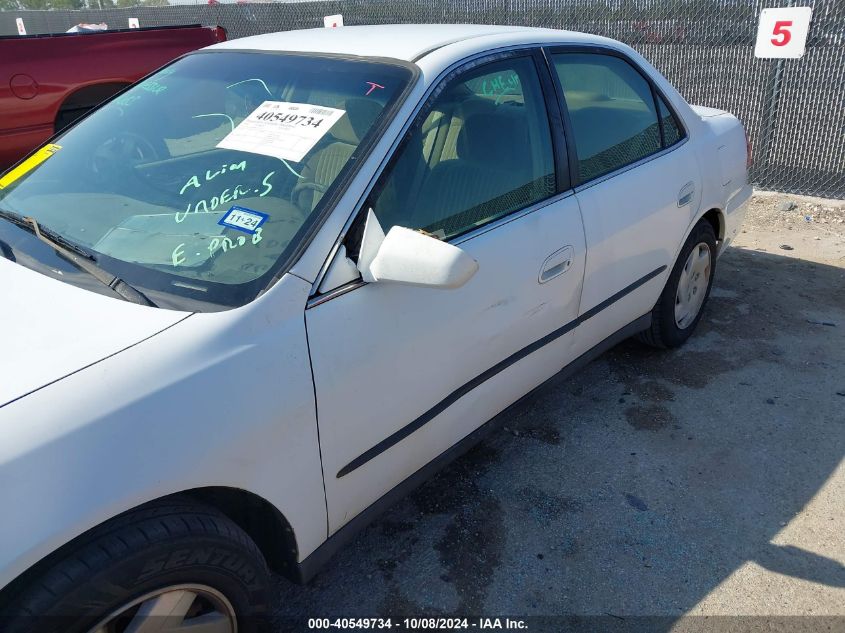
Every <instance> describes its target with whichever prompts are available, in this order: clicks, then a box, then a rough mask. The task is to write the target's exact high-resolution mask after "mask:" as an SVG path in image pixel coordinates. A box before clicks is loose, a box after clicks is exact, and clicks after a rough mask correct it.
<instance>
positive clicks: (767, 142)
mask: <svg viewBox="0 0 845 633" xmlns="http://www.w3.org/2000/svg"><path fill="white" fill-rule="evenodd" d="M786 6H787V7H792V6H795V0H789V1H788V2H787V3H786ZM758 19H759V18H758ZM785 61H786V60H785V59H783V58H779V59H778V60H777V61H775V63H774V65H773V66H772V67H771V68H772V70H771V72H770V73H769V86H770V90H769V98H768V99H767V106H766V115H765V116H766V118H765V119H764V120H763V129H762V130H761V132H760V150H761V152H760V170H759V171H758V170H757V169H756V167H755V169H754V171H755V172H757V173H755V180H756V179H757V177H759V176H760V174H761V173H762V172H763V171H764V170H765V169H766V168H767V167H769V166H770V163H769V161H770V160H771V154H772V151H771V147H772V141H773V140H774V139H773V137H774V132H775V122H776V121H777V117H778V109H779V108H780V87H781V83H782V82H783V67H784V62H785Z"/></svg>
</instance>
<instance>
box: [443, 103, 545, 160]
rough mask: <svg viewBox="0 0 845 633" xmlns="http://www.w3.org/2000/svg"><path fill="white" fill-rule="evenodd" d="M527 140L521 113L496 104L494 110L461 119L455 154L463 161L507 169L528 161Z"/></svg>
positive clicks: (523, 118) (526, 128)
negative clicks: (494, 165) (491, 164)
mask: <svg viewBox="0 0 845 633" xmlns="http://www.w3.org/2000/svg"><path fill="white" fill-rule="evenodd" d="M528 142H529V141H528V126H527V125H526V123H525V115H524V112H523V111H521V110H518V109H516V108H511V107H510V106H498V107H497V108H496V109H495V111H493V112H480V113H475V114H471V115H470V116H468V117H467V118H466V119H464V121H463V124H462V125H461V131H460V132H459V133H458V139H457V153H458V158H460V159H462V160H468V161H472V162H476V163H487V164H490V163H494V164H498V166H499V167H501V168H503V169H509V168H511V167H513V166H518V165H520V164H521V163H523V162H524V161H525V160H527V158H526V157H527V156H528V152H527V149H528Z"/></svg>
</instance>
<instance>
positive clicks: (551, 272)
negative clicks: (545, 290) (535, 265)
mask: <svg viewBox="0 0 845 633" xmlns="http://www.w3.org/2000/svg"><path fill="white" fill-rule="evenodd" d="M574 254H575V249H574V248H572V247H571V246H564V247H563V248H560V249H558V250H556V251H555V252H554V253H552V254H551V255H549V256H548V257H547V258H546V260H545V261H544V262H543V265H542V266H541V267H540V277H539V279H538V281H539V282H540V283H541V284H544V283H546V282H547V281H549V280H550V279H554V278H555V277H557V276H558V275H562V274H563V273H565V272H566V271H567V270H569V268H570V267H571V266H572V257H573V256H574Z"/></svg>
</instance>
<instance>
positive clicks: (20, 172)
mask: <svg viewBox="0 0 845 633" xmlns="http://www.w3.org/2000/svg"><path fill="white" fill-rule="evenodd" d="M60 149H62V146H61V145H54V144H52V143H51V144H50V145H45V146H44V147H42V148H41V149H39V150H38V151H36V152H35V153H34V154H33V155H32V156H30V157H29V158H27V159H26V160H25V161H24V162H22V163H21V164H20V165H18V166H17V167H15V168H14V169H13V170H12V171H10V172H9V173H8V174H6V175H5V176H3V177H2V178H0V189H3V188H4V187H8V186H9V185H11V184H12V183H13V182H15V181H16V180H18V178H20V177H21V176H25V175H26V174H28V173H29V172H31V171H32V170H33V169H35V168H36V167H38V166H39V165H40V164H41V163H43V162H44V161H45V160H47V159H48V158H50V156H52V155H53V154H55V153H56V152H58V151H59V150H60Z"/></svg>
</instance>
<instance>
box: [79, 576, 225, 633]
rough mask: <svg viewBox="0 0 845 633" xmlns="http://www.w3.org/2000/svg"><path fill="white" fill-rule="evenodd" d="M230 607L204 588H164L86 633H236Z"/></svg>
mask: <svg viewBox="0 0 845 633" xmlns="http://www.w3.org/2000/svg"><path fill="white" fill-rule="evenodd" d="M237 630H238V624H237V619H236V617H235V611H234V609H233V608H232V605H231V604H230V603H229V601H228V600H227V599H226V597H225V596H224V595H223V594H221V593H220V592H219V591H217V590H216V589H212V588H211V587H206V586H205V585H174V586H171V587H164V588H163V589H159V590H157V591H154V592H151V593H148V594H146V595H144V596H141V597H140V598H138V599H136V600H133V601H132V602H130V603H129V604H127V605H125V606H122V607H120V608H119V609H117V610H115V611H114V612H113V613H112V614H111V615H109V616H108V617H106V618H105V619H103V620H102V621H101V622H100V623H99V624H97V626H95V627H94V628H93V629H91V631H90V632H89V633H177V632H179V631H181V632H182V633H187V632H189V631H190V632H191V633H237Z"/></svg>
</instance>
